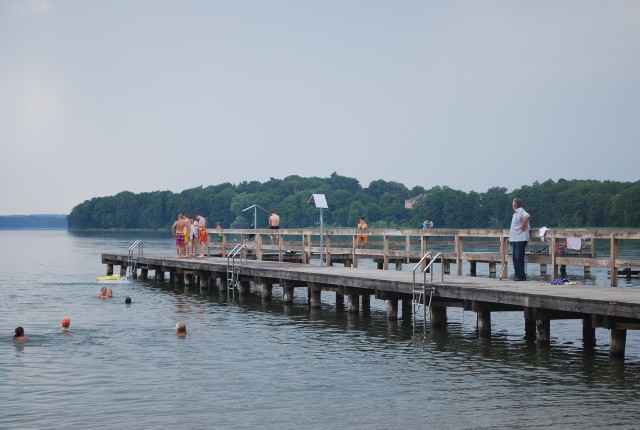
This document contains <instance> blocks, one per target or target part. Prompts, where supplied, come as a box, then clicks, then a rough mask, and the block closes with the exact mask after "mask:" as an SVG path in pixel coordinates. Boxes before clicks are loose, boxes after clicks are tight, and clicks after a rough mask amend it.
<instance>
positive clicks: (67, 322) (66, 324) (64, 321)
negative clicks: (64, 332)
mask: <svg viewBox="0 0 640 430" xmlns="http://www.w3.org/2000/svg"><path fill="white" fill-rule="evenodd" d="M61 322H62V327H65V328H68V327H69V325H71V318H69V317H62V320H61Z"/></svg>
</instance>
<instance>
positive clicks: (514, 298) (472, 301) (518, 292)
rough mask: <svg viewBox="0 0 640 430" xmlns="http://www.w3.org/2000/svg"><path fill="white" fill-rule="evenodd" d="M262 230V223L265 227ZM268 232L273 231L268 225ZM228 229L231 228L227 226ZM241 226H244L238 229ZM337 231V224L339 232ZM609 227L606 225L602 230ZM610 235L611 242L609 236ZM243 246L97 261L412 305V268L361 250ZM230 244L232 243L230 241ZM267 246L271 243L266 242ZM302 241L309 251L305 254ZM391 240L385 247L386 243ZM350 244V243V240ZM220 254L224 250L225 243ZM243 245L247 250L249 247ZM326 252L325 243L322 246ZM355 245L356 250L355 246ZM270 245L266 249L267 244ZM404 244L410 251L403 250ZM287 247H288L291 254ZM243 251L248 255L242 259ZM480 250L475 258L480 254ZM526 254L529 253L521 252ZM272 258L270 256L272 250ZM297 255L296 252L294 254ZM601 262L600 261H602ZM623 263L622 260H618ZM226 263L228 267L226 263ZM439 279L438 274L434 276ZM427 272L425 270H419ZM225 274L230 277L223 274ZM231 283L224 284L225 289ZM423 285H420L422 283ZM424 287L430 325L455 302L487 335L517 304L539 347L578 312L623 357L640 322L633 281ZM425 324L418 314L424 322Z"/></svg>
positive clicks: (442, 320)
mask: <svg viewBox="0 0 640 430" xmlns="http://www.w3.org/2000/svg"><path fill="white" fill-rule="evenodd" d="M267 233H269V232H268V231H267V232H266V233H265V234H267ZM270 233H273V231H271V232H270ZM227 234H234V233H227ZM238 234H249V233H244V232H241V233H238ZM341 234H342V235H344V232H341ZM624 234H625V237H624V239H637V238H640V236H636V235H638V233H633V234H628V233H624ZM610 235H611V233H610ZM258 237H259V235H256V236H255V239H254V245H256V244H257V245H260V243H259V242H260V239H258ZM283 239H284V238H281V241H280V242H279V244H277V245H276V246H277V248H278V249H280V250H281V251H282V250H283V244H285V243H286V242H284V240H283ZM610 240H611V243H612V248H611V249H612V254H613V258H612V261H614V263H613V265H612V264H609V265H608V267H612V268H613V269H614V270H613V271H612V273H613V276H612V279H614V278H615V277H616V274H617V273H618V269H619V268H620V267H621V266H620V265H619V264H620V263H621V262H622V260H618V259H617V258H616V244H617V241H618V240H619V238H615V239H613V238H612V239H610ZM614 240H615V242H614ZM241 244H242V245H244V246H242V245H241V246H240V248H241V249H242V250H243V252H241V253H239V254H238V256H237V257H233V258H231V257H214V256H209V257H205V258H171V257H162V256H142V255H136V256H133V255H132V254H131V253H129V255H125V254H108V253H105V254H102V262H103V263H104V264H106V265H107V274H108V275H109V274H112V273H113V270H114V267H115V266H120V270H121V273H126V271H127V268H129V270H132V273H133V274H134V276H136V277H138V278H141V279H148V278H149V272H150V271H153V272H154V279H155V280H156V281H158V282H164V281H166V280H167V276H166V274H167V273H168V278H169V281H170V282H175V283H179V284H184V285H193V286H199V287H200V288H214V287H217V288H219V289H220V292H221V293H223V294H227V293H231V292H233V293H234V294H235V292H236V290H237V291H238V293H239V294H249V292H250V287H251V284H252V283H253V284H254V285H257V286H260V287H261V294H262V297H263V298H264V299H270V298H271V296H272V290H273V287H274V286H275V285H277V286H278V287H280V288H282V293H283V301H284V302H285V303H291V302H292V301H293V291H294V289H295V288H305V289H307V293H308V294H307V297H308V303H309V306H311V307H312V308H318V307H320V305H321V295H322V293H323V292H324V293H327V292H331V293H332V294H335V295H336V303H337V304H344V299H345V297H346V298H347V300H348V310H349V312H354V313H357V312H366V310H367V309H368V308H369V306H370V300H371V297H374V298H376V299H380V300H384V301H386V303H387V315H388V318H389V319H390V320H395V319H397V318H398V316H399V312H398V305H399V303H401V310H402V318H403V319H406V318H410V317H411V314H412V311H413V309H414V304H415V303H414V298H415V295H414V290H415V289H416V288H417V287H416V282H414V273H413V272H411V271H400V270H377V269H373V268H370V269H369V268H362V267H354V266H357V258H358V257H359V258H363V255H365V253H366V251H367V250H366V249H365V250H363V251H364V252H363V253H360V252H354V250H353V249H351V254H350V257H351V258H347V255H346V254H344V255H343V258H344V261H349V260H350V261H351V262H352V263H353V264H347V265H345V266H344V267H339V266H331V265H330V263H329V262H330V261H331V260H330V259H329V258H327V259H326V260H323V262H324V264H322V265H320V264H318V263H319V260H318V262H317V264H308V263H309V261H310V258H311V255H312V254H311V253H312V252H313V248H314V247H313V246H311V245H308V244H307V245H305V244H304V243H302V244H300V245H299V246H300V247H301V248H300V250H299V251H298V252H299V256H300V261H301V262H302V263H307V264H300V263H293V262H286V261H283V260H284V259H285V257H286V252H279V253H277V255H278V260H279V261H265V259H264V258H262V257H264V256H265V255H266V253H265V251H266V249H264V248H262V247H255V248H253V250H252V249H251V248H250V247H249V246H247V243H242V242H241ZM236 246H237V245H236ZM270 246H273V245H271V244H269V245H267V247H270ZM498 246H499V249H500V250H501V252H502V253H503V254H504V252H503V251H504V241H503V240H502V238H501V239H500V240H499V241H498ZM305 247H306V248H308V249H309V250H310V251H309V254H308V255H305V252H306V251H305V249H306V248H305ZM390 248H393V247H390ZM356 249H357V248H356ZM457 249H458V251H457V252H456V254H455V255H448V256H447V255H446V253H445V256H444V259H443V260H442V261H441V262H437V261H436V262H435V265H434V266H433V267H432V271H434V272H435V273H440V271H444V270H445V266H446V265H447V261H448V260H451V259H455V261H457V262H458V268H459V267H460V266H461V264H459V262H460V261H461V260H462V258H461V257H463V256H464V257H465V258H466V259H468V261H487V262H489V263H490V264H491V262H495V263H496V264H503V263H502V262H503V261H505V260H504V259H502V258H503V257H502V256H501V254H500V252H499V253H497V255H488V254H487V253H485V254H487V255H477V253H467V254H466V255H465V254H464V253H463V252H462V251H461V247H457ZM220 251H221V254H226V253H227V252H228V249H227V247H226V246H225V247H224V248H222V249H221V250H220ZM250 251H253V253H251V252H250ZM322 251H323V252H326V250H322ZM358 251H360V250H359V249H358ZM372 251H374V252H373V253H372V254H374V255H372V256H371V258H378V259H380V260H381V261H382V262H383V264H382V266H383V268H384V262H388V261H391V260H392V258H391V257H392V256H387V255H383V253H385V252H387V251H394V250H393V249H389V250H385V249H383V250H376V249H372ZM272 252H273V251H272ZM411 252H412V251H411ZM289 254H290V255H295V254H291V253H289ZM250 257H253V258H255V260H251V259H249V258H250ZM481 257H482V258H481ZM527 257H528V258H529V257H530V256H527ZM544 257H547V258H551V259H553V258H554V256H553V255H549V256H542V255H541V256H535V258H544ZM272 258H273V256H272ZM296 258H297V257H296ZM398 258H401V259H403V261H408V260H412V259H414V258H415V257H413V256H409V255H408V253H407V255H403V256H399V257H398ZM562 258H565V259H566V260H564V262H567V263H569V262H570V261H571V260H569V259H570V258H576V257H558V256H555V259H556V260H555V262H556V263H558V262H560V263H561V262H563V260H562ZM577 258H579V259H580V262H579V264H587V263H589V264H593V261H592V260H588V261H587V260H583V259H585V258H586V259H593V258H597V257H595V256H591V254H588V256H580V257H577ZM624 264H626V265H628V267H640V262H638V261H637V260H624ZM603 267H607V266H604V265H603ZM622 267H627V266H622ZM230 268H231V269H230ZM417 272H418V274H417V276H416V277H415V279H417V282H418V284H419V285H418V288H422V287H423V285H422V282H423V279H424V278H423V276H424V275H423V274H422V273H421V272H420V268H418V269H417ZM441 276H442V279H443V281H442V282H441V281H440V279H441ZM427 278H428V279H429V280H430V279H431V278H430V277H427ZM231 281H233V282H231ZM230 285H231V289H230ZM425 288H426V287H425ZM428 288H429V289H431V288H433V289H434V294H433V300H432V302H431V306H430V307H429V323H430V325H431V327H432V328H436V329H437V328H441V327H443V326H445V325H446V324H447V308H448V307H461V308H464V309H465V310H469V311H474V312H476V314H477V329H478V336H479V337H489V336H490V335H491V313H492V312H521V313H522V314H523V320H524V333H525V337H526V338H527V339H530V340H532V341H535V342H536V344H537V345H538V346H540V347H548V346H549V344H550V330H551V328H550V321H551V320H555V319H580V320H582V339H583V344H584V346H585V348H586V349H589V348H593V346H594V345H595V329H596V328H598V327H603V328H606V329H609V330H610V331H611V343H610V351H609V352H610V355H611V356H612V357H624V351H625V345H626V334H627V330H637V329H640V289H632V288H610V287H596V286H583V285H551V284H550V283H546V282H539V281H527V282H515V281H512V280H508V279H505V280H502V281H501V280H499V279H497V278H496V277H483V278H479V277H475V276H460V275H440V274H438V275H434V281H433V282H430V281H429V282H428ZM424 323H425V324H426V321H425V322H424Z"/></svg>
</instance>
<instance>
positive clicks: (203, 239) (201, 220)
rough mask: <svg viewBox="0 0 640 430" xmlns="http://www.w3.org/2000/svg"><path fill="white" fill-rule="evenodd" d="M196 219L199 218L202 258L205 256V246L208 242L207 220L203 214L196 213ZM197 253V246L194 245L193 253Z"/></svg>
mask: <svg viewBox="0 0 640 430" xmlns="http://www.w3.org/2000/svg"><path fill="white" fill-rule="evenodd" d="M196 220H198V228H199V229H200V230H199V231H198V236H199V242H200V258H203V257H204V247H205V246H206V244H207V220H206V219H205V217H203V216H202V215H196ZM195 254H196V247H195V246H194V247H193V255H195Z"/></svg>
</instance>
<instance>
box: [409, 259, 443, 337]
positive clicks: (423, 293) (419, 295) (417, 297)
mask: <svg viewBox="0 0 640 430" xmlns="http://www.w3.org/2000/svg"><path fill="white" fill-rule="evenodd" d="M427 258H429V263H427V265H426V266H425V268H424V269H423V270H422V273H423V279H422V286H421V287H416V269H418V267H420V266H421V265H422V263H423V262H424V261H425V260H426V259H427ZM437 259H440V263H441V264H440V268H441V269H442V270H441V274H440V283H441V284H443V283H444V264H442V263H443V261H442V252H439V253H437V254H436V255H435V257H434V256H433V253H431V251H429V252H427V253H426V254H424V256H422V258H421V259H420V261H419V262H418V263H417V264H416V265H415V266H414V267H413V270H412V272H413V331H414V332H415V330H416V314H417V313H418V311H419V310H420V306H421V305H422V318H423V320H422V322H423V326H422V334H426V332H427V308H429V309H431V299H432V298H433V293H435V291H436V287H435V285H433V270H430V269H431V266H432V265H433V263H434V262H435V261H436V260H437ZM427 272H429V273H430V275H431V279H430V281H429V285H430V287H429V288H427ZM427 291H429V303H428V304H427V303H426V297H427Z"/></svg>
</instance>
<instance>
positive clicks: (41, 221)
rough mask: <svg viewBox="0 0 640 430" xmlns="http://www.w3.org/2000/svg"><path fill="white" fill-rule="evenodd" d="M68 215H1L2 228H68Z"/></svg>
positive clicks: (0, 223) (0, 227)
mask: <svg viewBox="0 0 640 430" xmlns="http://www.w3.org/2000/svg"><path fill="white" fill-rule="evenodd" d="M68 227H69V225H68V223H67V215H61V214H58V215H55V214H42V215H0V230H67V228H68Z"/></svg>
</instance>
